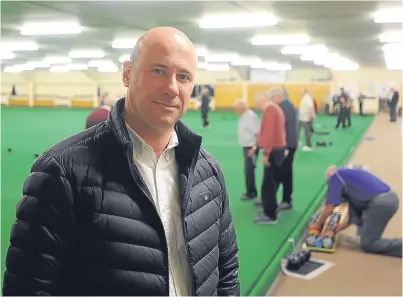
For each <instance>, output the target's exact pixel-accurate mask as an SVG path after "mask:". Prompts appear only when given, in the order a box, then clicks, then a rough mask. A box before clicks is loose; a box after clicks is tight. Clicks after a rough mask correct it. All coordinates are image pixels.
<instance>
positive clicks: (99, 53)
mask: <svg viewBox="0 0 403 297" xmlns="http://www.w3.org/2000/svg"><path fill="white" fill-rule="evenodd" d="M105 56H106V54H105V52H104V51H103V50H72V51H70V52H69V57H70V58H76V59H96V58H103V57H105Z"/></svg>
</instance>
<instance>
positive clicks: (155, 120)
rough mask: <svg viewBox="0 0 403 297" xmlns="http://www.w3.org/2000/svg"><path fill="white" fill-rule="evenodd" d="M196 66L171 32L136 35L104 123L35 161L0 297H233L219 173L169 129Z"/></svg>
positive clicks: (232, 257)
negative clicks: (121, 93)
mask: <svg viewBox="0 0 403 297" xmlns="http://www.w3.org/2000/svg"><path fill="white" fill-rule="evenodd" d="M197 64H198V59H197V53H196V48H195V47H194V45H193V44H192V42H191V41H190V39H189V38H188V37H187V36H186V35H185V34H184V33H183V32H181V31H179V30H177V29H175V28H167V27H159V28H154V29H151V30H150V31H147V32H146V33H144V34H143V35H142V36H141V37H140V38H139V40H138V41H137V43H136V46H135V48H134V50H133V53H132V55H131V57H130V61H125V62H124V65H123V75H122V78H123V84H124V86H125V87H126V88H127V95H126V97H124V98H121V99H119V100H118V101H117V102H116V103H115V104H114V105H113V107H112V108H111V110H110V112H109V115H108V118H107V120H106V121H105V122H103V123H100V124H98V125H96V126H93V127H91V128H89V129H86V130H84V131H82V132H80V133H78V134H75V135H72V136H70V137H67V138H66V139H63V140H61V141H60V142H58V143H57V144H55V145H53V146H52V147H50V148H49V149H47V150H46V152H45V153H44V154H43V155H41V156H40V157H39V158H37V159H36V160H35V163H34V164H33V166H32V170H31V173H30V174H29V176H28V177H27V180H26V181H25V183H24V187H23V191H22V198H21V201H20V203H18V206H17V212H16V216H17V217H16V223H15V224H13V226H12V230H11V238H10V240H11V244H10V246H9V249H8V252H7V259H6V260H5V263H6V269H5V271H4V281H3V296H37V295H47V296H239V295H240V284H239V279H238V269H239V265H238V246H237V239H236V235H235V228H234V225H233V223H232V218H231V213H230V209H229V197H228V192H227V190H226V183H225V179H224V175H223V172H222V170H221V168H220V166H219V164H218V162H217V160H216V159H215V158H214V157H213V156H211V155H210V154H209V153H208V152H207V151H206V150H205V149H204V148H203V147H202V146H201V143H202V138H201V136H199V135H197V134H195V133H194V132H193V131H192V130H191V129H190V128H188V127H187V126H186V125H185V124H184V123H183V122H182V121H180V118H181V117H182V116H183V115H184V114H185V112H186V110H187V105H188V102H189V100H190V97H191V94H192V90H193V88H194V84H195V76H196V72H197Z"/></svg>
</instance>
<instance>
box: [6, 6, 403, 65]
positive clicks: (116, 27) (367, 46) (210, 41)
mask: <svg viewBox="0 0 403 297" xmlns="http://www.w3.org/2000/svg"><path fill="white" fill-rule="evenodd" d="M401 5H402V2H401V1H264V2H263V1H262V2H260V1H256V2H254V1H230V2H219V1H198V2H196V1H187V2H185V1H177V2H169V1H159V2H155V1H147V2H146V1H142V2H126V1H122V2H120V1H2V2H1V34H2V36H1V37H2V40H1V41H2V42H7V41H23V40H29V41H35V42H37V43H38V44H39V50H36V51H15V52H14V54H15V59H10V60H2V67H5V66H12V65H15V64H22V63H26V62H28V61H33V60H34V61H38V60H42V59H43V58H44V57H45V56H46V55H52V56H54V55H58V56H60V55H63V56H66V55H68V52H69V51H70V50H75V49H86V50H88V49H101V50H103V51H104V52H105V53H106V58H108V59H112V60H114V61H115V62H116V63H119V62H118V61H119V57H121V56H122V55H123V54H130V49H114V48H112V46H111V44H112V42H113V40H115V39H116V38H119V37H122V38H135V37H138V35H139V34H141V33H142V32H144V31H146V30H148V29H150V28H153V27H155V26H174V27H176V28H178V29H180V30H182V31H183V32H185V33H186V34H187V35H188V36H189V37H190V38H191V39H192V41H193V42H194V43H195V44H197V45H198V46H199V45H200V46H205V47H207V48H208V49H209V50H214V51H217V50H220V51H225V52H228V51H231V52H233V51H235V52H237V53H239V54H240V55H247V56H257V57H259V58H261V59H263V60H265V61H277V62H280V63H289V64H291V65H292V67H293V68H298V67H315V65H314V63H313V62H312V61H301V59H300V56H298V55H282V54H281V49H282V47H283V46H281V45H279V46H254V45H252V44H251V39H252V37H253V36H255V35H260V34H299V33H303V34H308V35H309V36H310V37H311V43H320V44H324V45H325V46H326V47H327V48H328V49H329V50H331V51H335V52H337V53H339V54H341V55H342V56H344V57H346V58H348V59H350V60H352V61H353V62H355V63H357V64H358V65H360V67H368V66H370V67H371V66H380V67H384V66H385V61H384V56H383V54H382V44H381V43H380V41H379V34H381V33H382V32H385V31H390V30H401V29H402V23H393V24H376V23H375V22H374V20H373V15H372V14H373V13H374V12H375V11H377V10H379V9H382V8H390V7H401ZM253 12H268V13H273V14H274V15H275V16H276V18H277V20H278V24H277V25H276V26H273V27H266V28H249V29H221V30H217V29H214V30H205V29H200V28H199V26H198V20H199V19H200V18H202V17H203V16H205V15H207V14H211V13H215V14H217V13H253ZM70 19H76V20H78V21H79V22H80V23H81V25H82V26H83V32H82V33H81V34H77V35H47V36H22V35H21V34H20V31H19V30H20V27H21V25H22V24H23V23H24V22H27V21H55V20H56V21H62V20H70ZM242 21H243V20H242V19H240V20H239V22H242ZM88 60H89V59H81V60H74V61H77V62H85V63H88ZM316 67H323V66H316Z"/></svg>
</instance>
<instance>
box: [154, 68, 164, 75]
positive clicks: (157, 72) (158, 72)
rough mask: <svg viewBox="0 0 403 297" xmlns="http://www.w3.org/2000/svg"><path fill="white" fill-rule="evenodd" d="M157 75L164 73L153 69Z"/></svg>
mask: <svg viewBox="0 0 403 297" xmlns="http://www.w3.org/2000/svg"><path fill="white" fill-rule="evenodd" d="M153 71H154V72H155V73H156V74H157V75H162V74H164V72H163V71H162V70H161V69H154V70H153Z"/></svg>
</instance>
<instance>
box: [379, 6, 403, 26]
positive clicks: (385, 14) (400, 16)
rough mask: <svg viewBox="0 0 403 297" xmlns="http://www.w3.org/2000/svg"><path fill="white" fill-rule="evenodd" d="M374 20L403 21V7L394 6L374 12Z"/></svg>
mask: <svg viewBox="0 0 403 297" xmlns="http://www.w3.org/2000/svg"><path fill="white" fill-rule="evenodd" d="M374 22H375V23H378V24H386V23H403V8H402V7H401V6H400V7H394V8H389V9H383V10H380V11H378V12H376V13H374Z"/></svg>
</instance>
